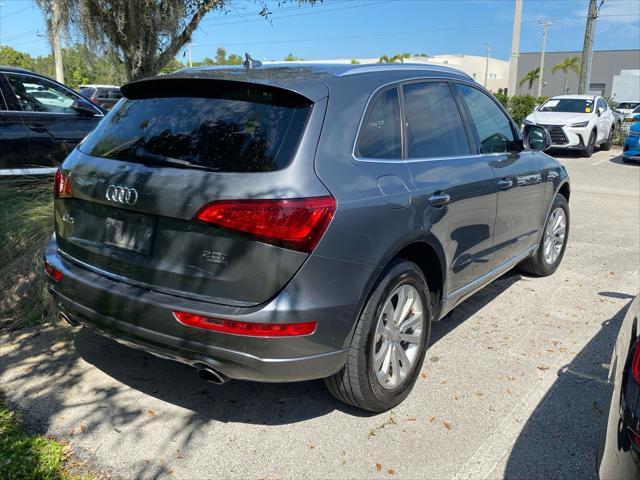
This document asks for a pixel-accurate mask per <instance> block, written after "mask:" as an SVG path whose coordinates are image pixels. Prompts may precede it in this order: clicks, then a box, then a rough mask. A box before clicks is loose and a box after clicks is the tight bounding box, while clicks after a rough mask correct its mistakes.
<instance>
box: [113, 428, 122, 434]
mask: <svg viewBox="0 0 640 480" xmlns="http://www.w3.org/2000/svg"><path fill="white" fill-rule="evenodd" d="M114 430H115V431H116V432H117V433H122V430H120V429H119V428H117V427H115V428H114Z"/></svg>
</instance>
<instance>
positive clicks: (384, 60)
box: [378, 53, 411, 63]
mask: <svg viewBox="0 0 640 480" xmlns="http://www.w3.org/2000/svg"><path fill="white" fill-rule="evenodd" d="M405 58H411V54H410V53H396V54H395V55H394V56H393V57H388V56H387V55H382V56H381V57H380V58H379V59H378V63H395V62H398V61H399V62H400V63H404V59H405Z"/></svg>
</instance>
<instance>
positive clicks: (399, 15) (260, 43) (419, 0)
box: [0, 0, 640, 61]
mask: <svg viewBox="0 0 640 480" xmlns="http://www.w3.org/2000/svg"><path fill="white" fill-rule="evenodd" d="M266 3H267V5H268V6H269V8H270V10H271V11H272V15H271V16H270V18H269V21H267V20H265V19H264V18H262V17H260V16H259V15H258V12H259V11H260V10H261V4H260V2H259V1H257V0H230V1H228V7H227V8H226V9H225V10H224V11H214V12H210V13H209V14H208V15H207V16H206V17H205V18H204V20H203V21H202V22H201V24H200V27H199V28H198V30H197V32H196V34H195V35H194V37H193V47H192V48H193V50H192V52H193V59H194V60H201V59H202V58H204V57H207V56H208V57H214V55H215V51H216V48H217V47H220V46H221V47H224V48H225V49H226V50H227V53H238V54H244V52H249V53H251V55H252V56H253V58H256V59H262V60H282V59H283V58H284V57H285V56H286V55H287V54H289V53H292V54H293V55H295V56H296V57H302V58H304V59H305V60H314V59H315V60H320V59H335V58H370V57H379V56H381V55H383V54H386V55H390V56H391V55H394V54H396V53H400V52H409V53H426V54H428V55H439V54H467V55H485V54H486V48H487V47H486V44H487V43H490V44H491V56H492V57H496V58H500V59H503V60H508V58H509V54H510V50H511V33H512V24H513V13H514V5H515V1H514V0H324V1H323V2H322V3H317V4H315V5H313V6H311V5H308V4H307V5H302V6H298V5H297V4H296V2H295V1H293V2H292V1H289V2H286V3H284V5H282V6H280V7H279V6H278V2H277V1H271V0H266ZM588 4H589V2H588V0H524V7H523V19H522V20H523V23H522V36H521V44H520V50H521V51H522V52H532V51H539V50H540V45H541V40H542V28H541V27H540V25H538V21H540V20H543V19H544V20H550V21H552V22H553V25H552V26H551V27H550V29H549V34H548V37H547V51H565V50H581V49H582V41H583V37H584V28H585V22H586V14H587V8H588ZM0 5H1V6H0V43H1V44H2V45H10V46H12V47H14V48H16V49H18V50H21V51H25V52H28V53H30V54H31V55H47V54H48V53H49V51H50V49H49V45H48V43H47V40H46V38H45V36H44V35H43V33H44V32H45V26H44V21H43V17H42V15H41V13H40V11H39V10H38V8H37V7H36V6H34V3H33V1H32V0H0ZM600 13H601V17H600V18H599V19H598V22H597V27H596V39H595V48H596V50H610V49H640V0H605V2H604V5H603V7H602V10H601V12H600ZM178 58H179V59H181V60H183V61H185V60H186V57H183V56H182V54H181V56H179V57H178Z"/></svg>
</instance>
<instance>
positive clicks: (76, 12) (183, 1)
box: [38, 0, 317, 80]
mask: <svg viewBox="0 0 640 480" xmlns="http://www.w3.org/2000/svg"><path fill="white" fill-rule="evenodd" d="M293 1H295V2H296V3H297V4H298V5H301V4H303V3H311V4H313V3H315V2H316V1H317V0H281V1H279V2H278V4H277V5H281V4H283V3H287V2H293ZM230 3H231V0H43V1H40V2H38V5H39V6H40V8H41V9H42V10H43V14H44V16H45V18H49V17H50V16H51V15H52V13H53V11H54V8H55V7H59V6H60V5H61V4H64V6H65V8H66V10H65V16H63V19H64V20H65V25H64V30H65V31H66V32H67V33H68V34H69V36H73V35H74V34H77V35H79V36H80V37H81V38H82V40H83V42H82V43H84V44H86V45H88V46H89V47H90V48H91V49H93V50H94V51H101V52H105V51H106V52H107V53H108V54H109V55H111V56H113V58H115V59H116V61H117V62H118V63H120V64H122V65H123V67H124V72H125V76H126V78H127V80H135V79H139V78H142V77H147V76H151V75H155V74H156V73H158V72H159V71H160V70H162V68H163V67H165V66H166V65H167V64H168V63H169V62H171V60H172V59H174V58H175V57H176V55H177V54H178V52H179V51H180V50H181V49H182V48H184V46H185V45H186V44H187V43H189V42H190V41H191V37H192V35H193V32H194V31H195V29H196V28H197V27H198V25H199V24H200V22H201V21H202V19H203V18H204V16H205V15H206V14H207V13H209V12H211V11H213V10H219V11H225V10H226V8H228V5H229V4H230ZM261 4H263V8H262V10H261V12H260V15H261V16H263V17H268V16H269V13H270V12H269V10H268V7H267V6H266V3H264V2H261Z"/></svg>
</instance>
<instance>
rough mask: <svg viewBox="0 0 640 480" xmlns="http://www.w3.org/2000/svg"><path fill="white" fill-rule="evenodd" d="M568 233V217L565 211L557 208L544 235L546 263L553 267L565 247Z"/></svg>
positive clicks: (548, 222)
mask: <svg viewBox="0 0 640 480" xmlns="http://www.w3.org/2000/svg"><path fill="white" fill-rule="evenodd" d="M566 232H567V217H566V215H565V213H564V209H562V208H561V207H557V208H556V209H555V210H554V211H553V213H552V214H551V215H550V216H549V220H548V221H547V228H546V230H545V233H544V261H545V262H546V263H547V264H548V265H553V264H554V263H555V262H556V260H558V257H559V256H560V252H562V247H563V246H564V241H565V237H566Z"/></svg>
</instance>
